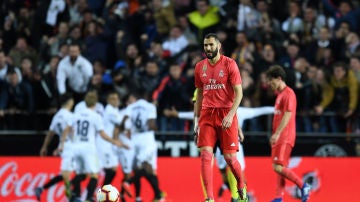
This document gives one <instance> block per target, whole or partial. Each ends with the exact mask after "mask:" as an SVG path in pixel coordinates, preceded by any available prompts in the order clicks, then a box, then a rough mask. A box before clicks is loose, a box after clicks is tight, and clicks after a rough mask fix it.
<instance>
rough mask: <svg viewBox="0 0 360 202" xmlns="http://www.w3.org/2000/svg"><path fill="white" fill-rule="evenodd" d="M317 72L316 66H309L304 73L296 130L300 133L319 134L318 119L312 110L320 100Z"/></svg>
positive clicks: (320, 91) (320, 89) (320, 90)
mask: <svg viewBox="0 0 360 202" xmlns="http://www.w3.org/2000/svg"><path fill="white" fill-rule="evenodd" d="M318 74H320V73H319V70H318V68H317V67H316V66H309V67H308V70H307V71H306V77H307V80H306V81H304V82H303V83H302V91H303V96H304V97H303V98H302V102H304V103H302V104H301V105H302V108H301V109H300V110H299V113H298V114H299V115H300V117H298V119H299V121H298V122H297V128H298V129H299V131H302V132H319V129H320V123H319V118H318V117H317V116H314V114H313V109H314V107H315V106H317V105H319V104H320V102H321V98H322V88H321V85H320V84H319V83H318V82H319V81H318V76H317V75H318Z"/></svg>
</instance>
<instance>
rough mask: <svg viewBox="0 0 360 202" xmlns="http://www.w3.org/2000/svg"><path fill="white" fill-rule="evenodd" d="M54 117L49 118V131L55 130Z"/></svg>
mask: <svg viewBox="0 0 360 202" xmlns="http://www.w3.org/2000/svg"><path fill="white" fill-rule="evenodd" d="M56 117H57V116H54V118H53V119H52V120H51V123H50V126H49V130H50V131H55V127H56Z"/></svg>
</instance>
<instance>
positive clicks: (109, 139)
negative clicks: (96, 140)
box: [99, 130, 129, 149]
mask: <svg viewBox="0 0 360 202" xmlns="http://www.w3.org/2000/svg"><path fill="white" fill-rule="evenodd" d="M99 134H100V136H101V137H102V138H103V139H104V140H106V141H108V142H110V143H111V144H114V145H116V146H118V147H124V148H125V149H129V146H127V145H126V144H123V143H122V142H121V141H120V140H115V139H113V138H111V137H110V136H108V135H107V134H106V133H105V131H104V130H100V131H99Z"/></svg>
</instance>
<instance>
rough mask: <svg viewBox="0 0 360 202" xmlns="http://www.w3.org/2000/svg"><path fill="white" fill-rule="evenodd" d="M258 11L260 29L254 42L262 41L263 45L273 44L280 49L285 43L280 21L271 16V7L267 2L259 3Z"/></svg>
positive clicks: (262, 0)
mask: <svg viewBox="0 0 360 202" xmlns="http://www.w3.org/2000/svg"><path fill="white" fill-rule="evenodd" d="M256 9H257V10H258V11H259V12H260V15H261V16H260V22H259V23H260V24H259V29H258V32H256V33H255V35H254V40H258V41H261V42H262V43H263V44H265V43H269V42H271V43H272V44H274V45H275V47H276V49H278V48H279V47H280V46H282V43H283V41H284V35H283V33H282V30H281V25H280V22H279V20H278V19H276V18H274V17H273V16H272V15H271V14H270V10H269V5H268V3H267V2H266V1H265V0H260V1H257V3H256Z"/></svg>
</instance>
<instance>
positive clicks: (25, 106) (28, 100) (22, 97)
mask: <svg viewBox="0 0 360 202" xmlns="http://www.w3.org/2000/svg"><path fill="white" fill-rule="evenodd" d="M0 94H1V97H0V111H2V114H4V112H5V115H6V122H7V123H6V125H7V127H9V128H8V129H14V130H15V129H17V130H22V129H30V126H31V116H30V115H31V114H32V113H33V112H34V110H35V103H34V95H33V92H32V87H31V85H30V84H28V83H25V82H23V81H20V79H19V76H18V74H17V73H16V72H15V71H14V70H11V71H9V72H8V73H7V82H6V83H5V84H4V85H3V88H2V89H1V93H0ZM21 112H26V114H23V113H21ZM8 115H9V116H8Z"/></svg>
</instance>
